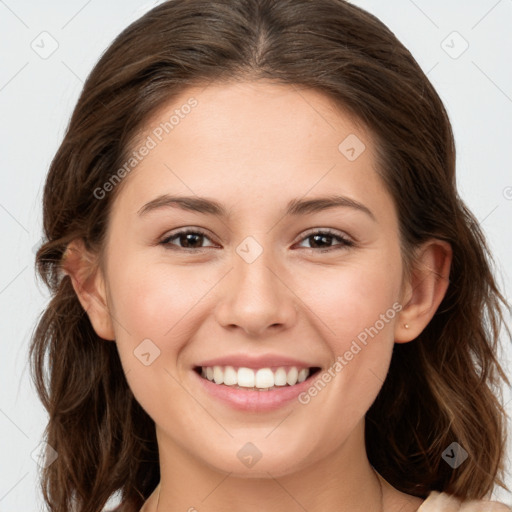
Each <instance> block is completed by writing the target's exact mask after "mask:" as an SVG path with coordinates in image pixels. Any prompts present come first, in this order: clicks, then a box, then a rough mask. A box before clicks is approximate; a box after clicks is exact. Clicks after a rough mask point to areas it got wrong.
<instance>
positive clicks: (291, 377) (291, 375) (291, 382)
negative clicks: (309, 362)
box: [286, 366, 299, 386]
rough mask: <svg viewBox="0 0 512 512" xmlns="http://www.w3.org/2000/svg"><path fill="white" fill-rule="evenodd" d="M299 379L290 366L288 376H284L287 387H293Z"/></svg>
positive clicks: (294, 369)
mask: <svg viewBox="0 0 512 512" xmlns="http://www.w3.org/2000/svg"><path fill="white" fill-rule="evenodd" d="M298 377H299V371H298V370H297V368H295V366H292V367H291V368H290V370H289V371H288V375H287V376H286V382H287V383H288V386H293V385H295V384H297V379H298Z"/></svg>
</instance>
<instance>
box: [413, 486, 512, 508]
mask: <svg viewBox="0 0 512 512" xmlns="http://www.w3.org/2000/svg"><path fill="white" fill-rule="evenodd" d="M418 512H512V507H510V506H508V505H505V504H504V503H498V502H497V501H485V500H471V501H465V502H463V503H462V502H461V501H460V500H459V499H457V498H455V497H454V496H450V495H449V494H446V493H444V492H442V493H439V492H436V491H432V492H431V493H430V494H429V496H428V498H427V499H426V500H425V501H424V502H423V503H422V504H421V506H420V508H419V509H418Z"/></svg>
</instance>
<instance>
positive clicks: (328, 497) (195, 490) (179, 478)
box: [141, 428, 384, 512]
mask: <svg viewBox="0 0 512 512" xmlns="http://www.w3.org/2000/svg"><path fill="white" fill-rule="evenodd" d="M157 438H158V446H159V451H160V471H161V480H160V484H159V485H158V487H157V488H156V489H155V492H154V493H153V495H152V496H151V497H150V499H149V500H148V502H147V503H146V506H145V507H144V508H143V509H142V511H144V512H168V511H170V510H184V511H189V512H198V511H201V510H206V509H207V510H208V512H221V511H222V512H223V511H225V510H244V512H260V511H261V510H262V508H263V509H264V510H265V511H267V512H278V511H279V512H281V511H282V510H297V511H302V510H307V511H308V512H325V511H326V510H328V511H331V510H332V511H337V512H343V511H347V512H348V511H350V512H363V511H364V512H367V511H368V510H372V511H375V512H380V511H383V501H384V496H383V486H382V483H381V481H380V478H379V477H378V476H377V474H376V472H375V471H374V470H373V468H372V467H371V465H370V463H369V461H368V458H367V456H366V450H365V444H364V429H362V428H361V429H356V430H355V431H354V432H353V434H352V435H351V436H350V438H349V439H347V441H346V442H345V443H344V444H343V445H342V446H341V447H340V448H339V450H337V451H336V452H334V453H329V454H328V455H326V456H325V457H323V458H321V459H319V460H317V461H315V462H314V463H312V464H310V465H305V466H304V467H302V468H301V469H299V470H297V471H295V472H284V474H282V475H276V474H272V472H271V471H268V472H267V473H266V474H267V476H266V477H264V476H262V477H254V478H251V477H238V476H236V474H235V473H233V472H232V473H223V472H220V471H217V470H215V469H214V468H212V467H209V466H207V465H206V464H204V463H201V461H199V460H197V459H195V458H194V457H192V456H191V455H190V454H189V453H187V452H184V451H183V450H182V449H181V447H179V446H178V445H176V444H175V443H173V442H172V440H170V439H169V438H168V437H166V436H165V435H163V434H162V433H161V432H159V431H158V429H157ZM142 511H141V512H142Z"/></svg>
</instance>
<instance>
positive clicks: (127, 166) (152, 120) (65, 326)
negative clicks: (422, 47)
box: [31, 0, 509, 512]
mask: <svg viewBox="0 0 512 512" xmlns="http://www.w3.org/2000/svg"><path fill="white" fill-rule="evenodd" d="M285 184H286V187H285V186H284V185H285ZM44 229H45V233H46V237H47V242H46V243H45V244H44V245H43V246H42V247H41V249H40V250H39V252H38V254H37V262H38V265H39V271H40V274H41V276H42V277H43V279H45V282H46V283H47V284H48V285H49V286H50V288H51V290H52V292H53V294H54V296H53V299H52V301H51V303H50V304H49V306H48V308H47V310H46V311H45V313H44V315H43V316H42V318H41V320H40V323H39V325H38V328H37V331H36V333H35V336H34V340H33V344H32V347H31V357H32V364H33V372H34V375H35V380H36V384H37V386H38V391H39V393H40V396H41V399H42V400H43V403H44V405H45V407H46V408H47V410H48V411H49V415H50V418H49V424H48V428H47V431H48V436H47V441H48V443H49V444H50V445H51V446H52V447H53V448H54V449H55V450H56V451H57V453H58V454H59V456H58V458H57V459H56V460H55V462H53V463H52V464H51V465H50V466H48V468H47V469H45V472H44V474H43V480H42V483H43V492H44V496H45V500H46V502H47V504H48V506H49V507H50V509H51V510H53V511H59V512H60V511H62V512H63V511H67V510H70V509H73V510H80V511H91V512H92V511H100V510H102V509H103V507H104V506H105V504H106V503H107V500H108V499H109V498H110V497H111V496H112V495H113V494H114V493H116V492H119V493H120V494H121V498H122V502H121V504H120V505H119V507H118V508H117V509H116V510H118V511H122V512H126V511H139V510H142V511H143V512H162V511H166V510H189V511H195V510H198V511H211V512H213V511H218V510H243V511H245V512H252V511H256V510H258V511H260V510H266V511H277V510H308V511H309V512H317V511H320V510H322V511H334V510H336V511H338V510H350V511H356V512H357V511H361V510H375V511H385V512H388V511H389V512H390V511H398V510H401V511H402V512H412V511H420V512H429V511H433V510H435V511H438V510H446V511H448V510H459V509H460V510H463V511H470V510H485V511H489V510H494V511H501V510H509V508H508V507H507V506H506V505H504V504H499V503H491V502H488V501H484V500H485V498H489V496H490V492H491V491H492V489H493V487H494V486H495V485H496V484H498V485H502V486H504V483H503V481H502V477H503V469H504V457H505V451H504V450H505V424H506V418H505V413H504V410H503V407H502V405H501V403H500V401H499V400H498V398H497V397H496V396H495V395H494V388H495V386H496V385H499V384H500V383H501V381H502V380H504V381H505V382H507V383H508V380H507V378H506V375H505V374H504V372H503V370H502V368H501V367H500V364H499V362H498V360H497V357H496V352H497V346H498V335H499V332H500V326H501V321H502V310H501V307H502V304H503V305H506V302H505V299H504V298H503V296H502V294H501V293H500V291H499V290H498V288H497V286H496V284H495V281H494V278H493V274H492V269H491V266H490V258H489V254H488V250H487V246H486V242H485V239H484V237H483V234H482V232H481V230H480V229H479V227H478V224H477V222H476V220H475V219H474V217H473V216H472V214H471V213H470V212H469V211H468V209H467V208H466V207H465V206H464V204H463V202H462V201H461V200H460V198H459V197H458V194H457V190H456V186H455V149H454V143H453V135H452V131H451V127H450V123H449V120H448V117H447V114H446V112H445V109H444V107H443V105H442V103H441V101H440V99H439V97H438V95H437V94H436V92H435V91H434V89H433V88H432V86H431V84H430V83H429V81H428V79H427V78H426V76H425V75H424V73H423V72H422V71H421V69H420V68H419V66H418V65H417V63H416V61H415V60H414V59H413V57H412V56H411V54H410V53H409V52H408V51H407V50H406V49H405V48H404V47H403V46H402V45H401V44H400V43H399V42H398V41H397V39H396V38H395V36H394V35H393V34H392V33H391V32H390V31H389V30H388V29H387V28H386V27H385V26H384V25H383V24H382V23H381V22H380V21H378V20H377V19H376V18H375V17H373V16H371V15H370V14H368V13H366V12H365V11H363V10H362V9H360V8H357V7H354V6H352V5H350V4H348V3H346V2H344V1H341V0H315V2H310V1H306V0H294V1H291V0H280V1H277V2H276V1H270V0H239V1H234V0H214V1H206V0H188V1H185V0H171V1H168V2H165V3H164V4H162V5H160V6H158V7H157V8H155V9H153V10H152V11H150V12H149V13H147V14H146V15H145V16H143V17H142V18H141V19H139V20H138V21H136V22H135V23H133V24H132V25H131V26H130V27H128V28H127V29H126V30H125V31H124V32H123V33H122V34H121V35H120V36H118V38H117V39H116V40H115V41H114V42H113V44H112V45H111V46H110V48H109V49H108V50H107V51H106V53H105V54H104V55H103V56H102V58H101V59H100V61H99V62H98V64H97V65H96V66H95V68H94V69H93V71H92V73H91V74H90V76H89V78H88V80H87V82H86V84H85V86H84V90H83V92H82V95H81V97H80V98H79V101H78V104H77V106H76V108H75V111H74V113H73V116H72V119H71V122H70V125H69V128H68V131H67V133H66V136H65V138H64V141H63V143H62V145H61V147H60V148H59V150H58V152H57V154H56V156H55V158H54V160H53V162H52V165H51V168H50V171H49V174H48V179H47V183H46V186H45V192H44ZM304 244H307V245H304ZM324 244H325V245H324ZM487 320H488V321H487ZM507 332H508V331H507ZM46 358H48V361H47V359H46ZM47 362H48V363H49V368H50V375H49V380H48V381H47V382H46V381H45V379H44V375H45V367H46V366H45V365H46V363H47ZM475 507H476V508H475Z"/></svg>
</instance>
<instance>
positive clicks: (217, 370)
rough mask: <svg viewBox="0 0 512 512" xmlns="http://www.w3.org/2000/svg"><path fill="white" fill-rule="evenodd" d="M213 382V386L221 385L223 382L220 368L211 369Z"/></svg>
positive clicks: (222, 373)
mask: <svg viewBox="0 0 512 512" xmlns="http://www.w3.org/2000/svg"><path fill="white" fill-rule="evenodd" d="M213 380H214V381H215V384H222V383H223V382H224V372H223V371H222V368H221V367H220V366H214V367H213Z"/></svg>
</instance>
